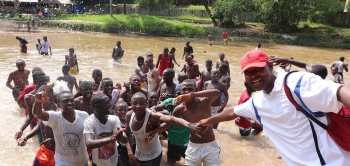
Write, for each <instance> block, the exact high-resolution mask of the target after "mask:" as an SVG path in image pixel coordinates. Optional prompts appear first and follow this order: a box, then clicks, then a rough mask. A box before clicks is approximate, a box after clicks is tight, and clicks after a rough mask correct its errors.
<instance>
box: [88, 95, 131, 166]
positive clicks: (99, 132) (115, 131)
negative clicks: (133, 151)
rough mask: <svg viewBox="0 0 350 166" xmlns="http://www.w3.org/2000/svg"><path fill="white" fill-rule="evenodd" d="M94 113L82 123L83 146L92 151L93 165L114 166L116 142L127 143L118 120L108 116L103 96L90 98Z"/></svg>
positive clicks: (116, 157) (116, 153)
mask: <svg viewBox="0 0 350 166" xmlns="http://www.w3.org/2000/svg"><path fill="white" fill-rule="evenodd" d="M91 106H92V107H93V108H94V113H93V114H91V115H90V116H89V117H88V118H87V119H86V120H85V121H84V137H85V144H86V147H87V148H88V149H92V162H93V165H94V164H96V165H104V166H115V165H116V163H117V162H118V150H117V142H116V141H117V140H118V141H120V142H124V143H126V142H127V138H126V136H124V135H123V129H122V128H121V124H120V120H119V118H118V117H117V116H115V115H109V114H110V112H109V109H110V106H111V105H110V103H109V98H108V97H107V96H106V95H105V94H96V95H94V96H93V97H92V98H91Z"/></svg>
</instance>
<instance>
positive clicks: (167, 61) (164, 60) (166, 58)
mask: <svg viewBox="0 0 350 166" xmlns="http://www.w3.org/2000/svg"><path fill="white" fill-rule="evenodd" d="M172 63H173V57H172V56H171V55H170V54H169V49H168V48H167V47H165V48H164V49H163V53H161V54H159V56H158V60H157V64H156V68H158V72H159V75H160V76H162V75H163V71H164V70H165V69H167V68H171V64H172Z"/></svg>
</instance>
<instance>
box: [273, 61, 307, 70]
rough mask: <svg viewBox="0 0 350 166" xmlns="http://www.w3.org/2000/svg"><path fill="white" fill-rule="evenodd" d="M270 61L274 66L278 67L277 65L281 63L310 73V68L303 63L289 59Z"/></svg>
mask: <svg viewBox="0 0 350 166" xmlns="http://www.w3.org/2000/svg"><path fill="white" fill-rule="evenodd" d="M271 61H272V62H273V63H274V65H275V66H276V65H279V64H283V63H289V64H291V65H294V66H297V67H300V68H304V69H305V70H306V71H307V72H311V70H312V68H311V66H310V65H308V64H307V63H305V62H301V61H296V60H293V59H289V58H273V59H271Z"/></svg>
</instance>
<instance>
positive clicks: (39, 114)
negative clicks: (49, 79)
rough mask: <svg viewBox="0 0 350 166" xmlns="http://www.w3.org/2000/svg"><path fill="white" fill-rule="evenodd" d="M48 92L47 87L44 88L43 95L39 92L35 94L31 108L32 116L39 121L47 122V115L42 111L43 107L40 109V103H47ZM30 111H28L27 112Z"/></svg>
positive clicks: (48, 88)
mask: <svg viewBox="0 0 350 166" xmlns="http://www.w3.org/2000/svg"><path fill="white" fill-rule="evenodd" d="M49 90H50V86H49V85H48V86H47V88H46V91H45V92H44V93H42V92H39V93H37V94H35V102H34V106H33V115H34V116H35V117H36V118H38V119H41V120H43V121H48V120H49V113H48V112H46V111H44V109H43V107H42V103H43V102H48V100H49V98H48V97H47V95H48V93H49ZM28 111H30V110H28Z"/></svg>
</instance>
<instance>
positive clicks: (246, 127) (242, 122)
mask: <svg viewBox="0 0 350 166" xmlns="http://www.w3.org/2000/svg"><path fill="white" fill-rule="evenodd" d="M249 99H250V96H249V94H248V92H247V91H246V90H245V91H244V92H243V93H242V94H241V97H240V98H239V101H238V105H240V104H242V103H244V102H246V101H247V100H249ZM235 124H236V125H237V126H238V128H239V131H240V133H243V135H242V134H241V136H247V135H246V134H247V133H248V132H249V133H250V130H251V128H252V125H251V124H250V123H249V122H248V121H247V120H246V119H245V118H243V117H238V118H236V119H235Z"/></svg>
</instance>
